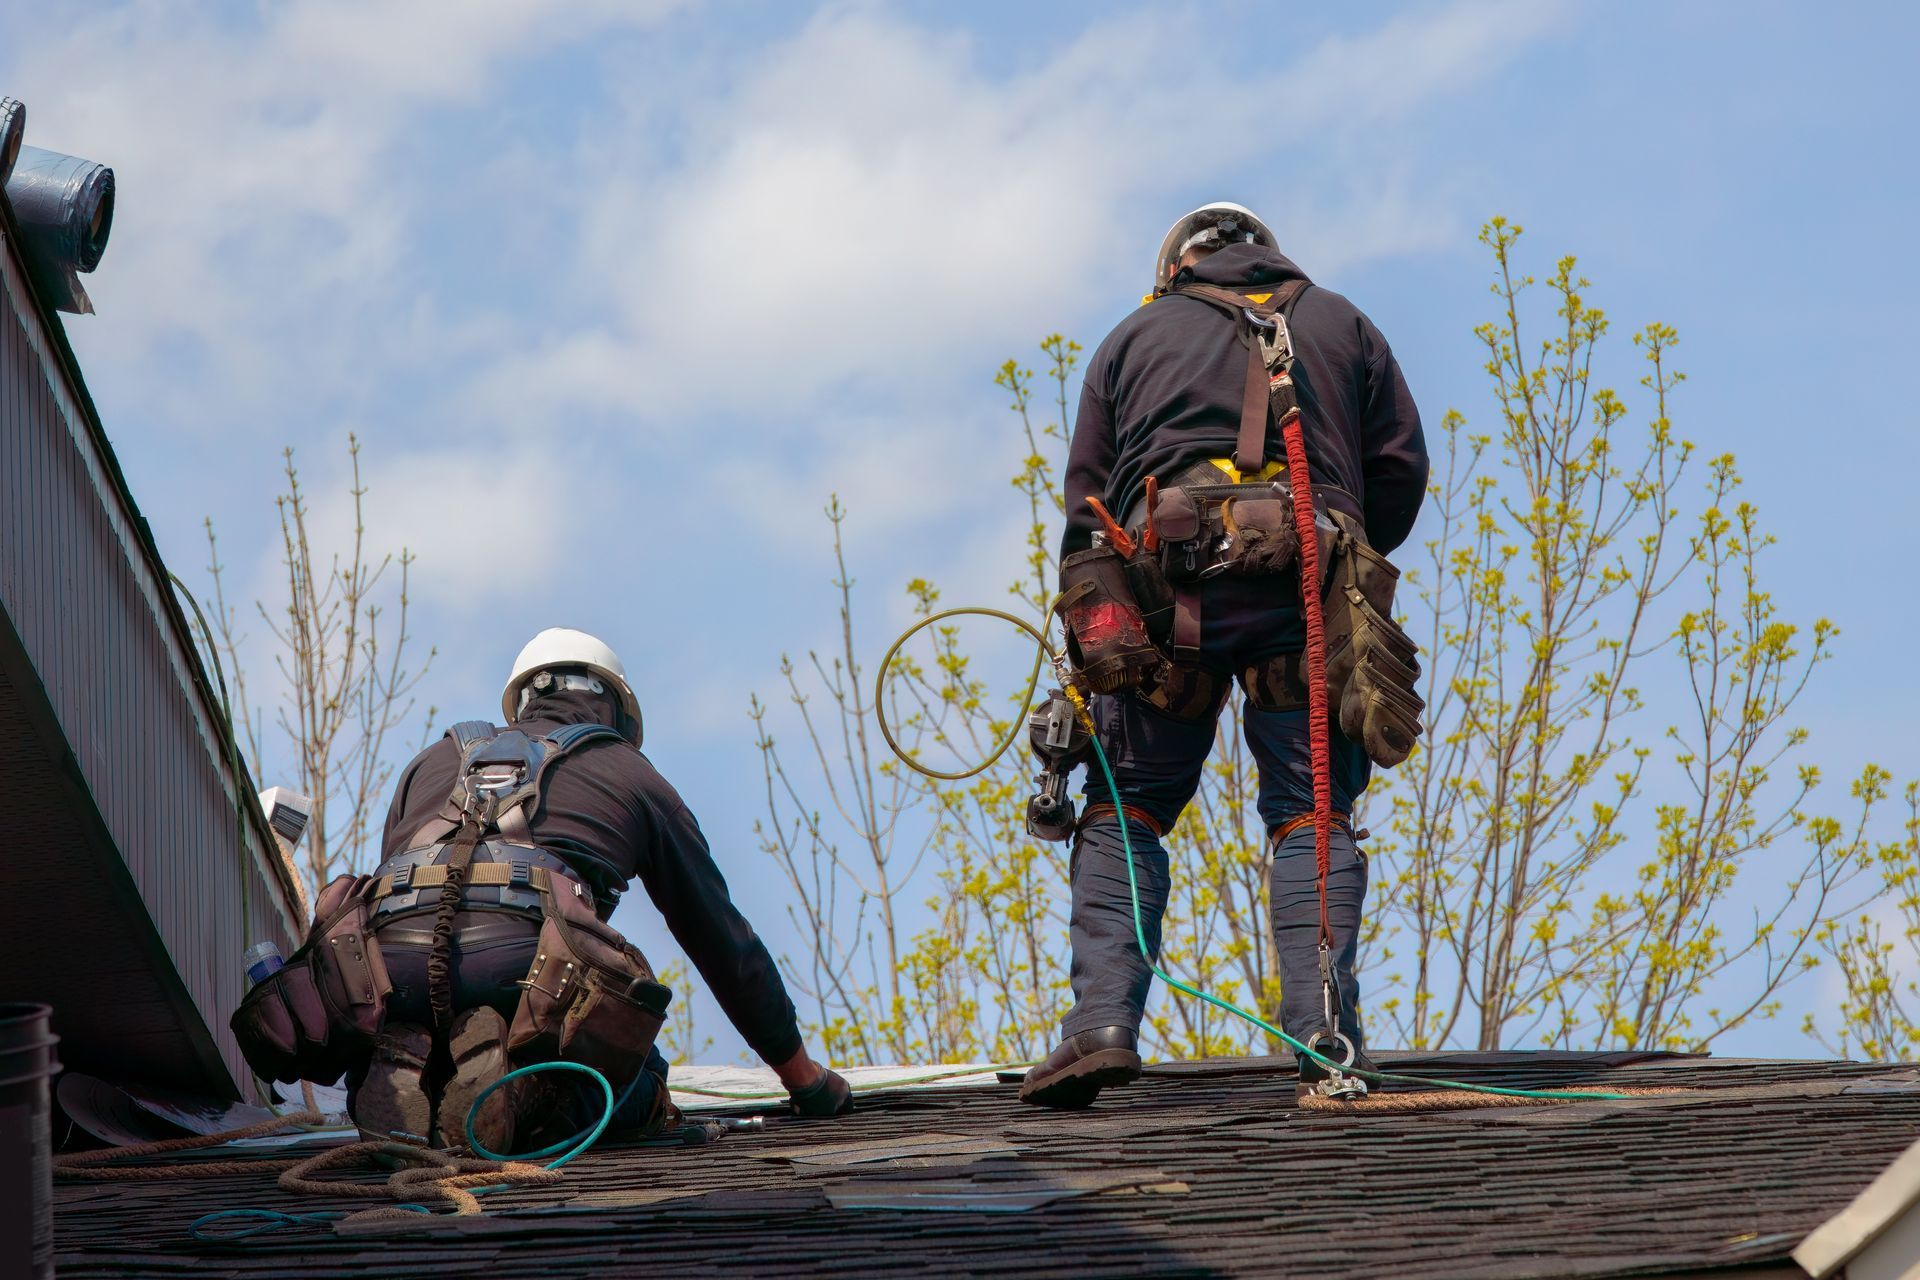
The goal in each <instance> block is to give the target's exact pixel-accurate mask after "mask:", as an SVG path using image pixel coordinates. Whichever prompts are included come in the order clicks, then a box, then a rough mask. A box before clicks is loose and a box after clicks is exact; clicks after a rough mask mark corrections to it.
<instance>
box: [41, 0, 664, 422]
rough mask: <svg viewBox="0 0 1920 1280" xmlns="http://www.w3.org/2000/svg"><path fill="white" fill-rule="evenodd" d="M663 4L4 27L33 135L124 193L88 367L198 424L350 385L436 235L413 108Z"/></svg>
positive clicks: (325, 9) (321, 2) (328, 5)
mask: <svg viewBox="0 0 1920 1280" xmlns="http://www.w3.org/2000/svg"><path fill="white" fill-rule="evenodd" d="M673 7H674V6H673V5H672V4H671V3H668V2H667V0H657V2H655V3H612V2H611V0H607V2H604V3H593V4H581V3H575V2H568V0H516V2H511V3H509V2H508V0H488V2H486V3H456V2H455V0H435V2H433V3H420V4H409V5H388V4H377V3H373V2H372V0H353V2H352V3H341V2H338V0H303V2H301V3H295V4H287V5H280V6H275V7H269V8H266V9H264V10H262V11H261V12H260V13H259V15H258V17H259V22H258V25H251V24H246V23H244V22H243V23H242V24H241V25H239V26H227V25H222V24H220V23H219V22H217V21H216V20H215V18H214V16H213V11H209V10H206V9H194V8H187V7H182V6H179V5H170V4H159V3H136V4H130V5H126V6H123V7H119V8H115V9H111V10H108V11H106V12H104V13H101V14H97V15H95V16H93V17H91V18H85V19H78V20H76V18H75V17H74V15H73V14H72V12H70V11H69V9H68V8H67V7H66V6H54V7H49V8H45V9H42V10H40V11H39V15H38V19H37V21H26V22H21V23H20V24H19V25H20V26H21V27H22V28H23V29H22V30H20V31H19V32H18V34H17V36H16V37H15V47H16V48H18V49H21V50H30V51H31V56H30V57H22V58H17V59H13V60H9V64H8V65H7V66H6V68H5V74H6V75H7V77H8V91H9V92H10V93H12V94H13V95H14V96H16V97H19V98H21V99H22V100H23V101H25V102H26V103H27V104H28V122H29V134H30V136H29V141H31V142H33V143H34V144H36V145H41V146H48V147H52V148H54V149H58V150H70V151H74V152H77V153H80V154H84V155H87V156H89V157H91V158H96V159H99V160H101V161H102V162H104V163H107V164H110V165H112V166H113V168H114V170H115V174H116V177H117V179H118V183H119V195H120V199H119V208H118V210H117V212H116V218H115V225H114V233H113V241H112V243H111V245H110V246H109V249H108V254H107V259H106V261H105V263H104V265H103V267H102V269H101V271H100V272H99V273H98V275H97V276H96V277H95V278H94V279H92V280H90V281H89V282H88V287H89V290H90V292H92V293H93V294H94V296H95V298H96V300H97V302H98V305H99V307H100V310H101V312H102V313H103V315H104V316H110V317H111V322H107V321H104V320H103V321H98V322H93V323H91V324H90V325H89V326H86V327H82V328H79V329H78V331H77V333H76V340H77V341H78V342H79V343H80V344H81V345H82V347H83V348H84V349H85V350H86V352H87V354H88V356H89V360H90V365H92V366H93V367H94V368H96V369H102V370H104V371H105V378H106V380H107V381H109V382H112V383H117V384H125V383H137V384H138V385H139V386H140V396H141V398H142V400H143V402H144V403H145V404H146V405H147V406H148V407H149V408H150V409H152V410H155V411H156V413H157V416H163V417H165V418H166V419H169V420H171V421H172V422H175V423H178V424H182V425H183V426H184V427H185V429H187V430H189V431H204V430H209V429H212V427H213V426H215V425H216V424H222V423H228V424H230V423H236V422H245V421H248V420H250V419H257V417H258V416H259V415H261V414H264V413H268V412H272V411H274V410H275V409H276V408H277V407H280V406H284V405H286V404H287V403H288V402H289V401H290V400H292V401H295V402H297V401H299V400H301V399H311V398H312V397H313V396H314V394H315V390H316V388H314V387H313V386H312V385H311V384H312V383H313V382H316V381H323V380H325V381H330V382H331V385H326V386H324V387H323V388H321V389H320V393H321V394H324V395H344V396H349V397H351V396H353V395H355V394H360V391H359V389H358V388H356V387H354V386H353V382H354V379H355V377H356V376H359V375H364V373H365V372H366V366H367V365H368V364H369V363H377V362H378V361H379V360H380V358H381V357H382V355H383V354H384V352H385V348H386V347H387V345H388V343H389V342H390V335H389V333H388V331H389V330H391V329H393V328H396V327H403V326H397V325H396V324H395V323H394V319H393V317H394V315H395V313H396V312H397V313H399V314H400V315H405V313H406V311H407V309H408V308H407V307H406V306H405V305H404V304H405V302H406V297H405V293H404V291H403V290H402V289H401V288H400V287H399V286H398V285H396V284H395V283H394V277H395V276H396V275H397V274H398V273H399V271H400V269H401V268H402V267H403V266H404V264H405V262H406V260H407V258H408V256H409V255H410V254H412V253H415V252H417V251H418V250H419V248H420V241H421V238H422V237H423V236H425V235H430V234H431V228H426V227H423V226H421V225H420V224H419V222H418V220H417V218H416V210H417V204H418V201H419V198H420V195H421V192H422V191H423V189H425V188H426V186H427V185H428V184H429V183H431V182H432V181H434V178H433V176H432V175H430V174H429V173H428V172H426V169H427V167H428V166H426V165H425V164H424V163H422V162H420V161H419V160H417V159H403V158H402V153H403V152H405V151H406V150H407V149H408V145H409V142H410V139H411V137H412V135H413V134H414V133H415V132H416V131H417V129H418V128H419V122H420V119H421V113H422V112H423V110H425V109H426V108H428V107H431V106H434V105H438V104H444V103H471V102H472V101H474V100H475V99H476V98H478V97H479V96H480V94H481V93H482V92H483V91H484V90H485V88H486V87H487V85H488V84H489V82H490V81H491V79H492V78H493V76H494V74H495V73H496V72H497V71H498V69H499V68H500V66H502V65H503V64H504V63H506V62H507V61H509V60H510V59H512V58H523V57H526V56H528V55H530V54H534V53H538V52H542V51H544V50H547V49H550V48H552V47H554V46H556V45H560V44H563V43H568V42H579V41H585V40H587V39H589V38H590V37H591V36H592V35H593V34H594V33H595V32H596V31H600V30H603V29H605V28H608V27H612V26H639V25H650V24H653V23H655V22H657V21H658V20H659V19H660V18H661V16H662V15H663V14H664V13H666V12H667V11H669V10H670V9H671V8H673ZM229 16H232V15H229ZM195 374H197V375H199V376H193V375H195ZM182 375H186V376H182ZM96 376H99V375H96Z"/></svg>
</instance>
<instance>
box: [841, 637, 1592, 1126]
mask: <svg viewBox="0 0 1920 1280" xmlns="http://www.w3.org/2000/svg"><path fill="white" fill-rule="evenodd" d="M961 617H982V618H998V619H1000V620H1001V621H1003V622H1010V623H1012V624H1013V625H1014V626H1016V627H1018V628H1019V629H1020V630H1022V631H1024V632H1026V634H1027V635H1028V636H1029V637H1031V638H1032V640H1033V642H1034V645H1035V649H1034V658H1033V673H1032V675H1031V676H1030V677H1029V678H1028V681H1027V691H1026V696H1025V698H1024V700H1023V701H1022V704H1021V707H1020V712H1019V714H1018V715H1016V716H1015V717H1014V722H1013V728H1012V729H1011V730H1010V731H1009V733H1008V735H1007V737H1006V739H1005V741H1003V742H1001V743H1000V744H999V745H998V746H997V747H996V748H995V749H994V752H993V754H992V755H990V756H988V757H987V758H986V759H985V760H984V761H982V762H981V763H980V764H978V765H976V766H974V767H973V768H971V769H965V770H957V771H952V772H947V771H942V770H938V769H932V768H929V767H928V766H926V765H923V764H921V763H920V762H919V761H918V760H917V759H915V758H914V757H913V755H912V754H910V753H909V752H907V751H906V750H905V749H903V748H902V747H901V746H900V744H899V742H898V741H896V740H895V738H894V736H893V731H892V729H891V728H890V727H889V726H888V724H887V717H886V696H885V695H886V684H887V676H888V672H889V671H890V670H891V669H892V667H893V660H894V657H895V655H897V654H898V653H899V652H900V650H901V649H902V648H903V647H904V646H905V645H906V643H907V642H908V641H909V640H911V639H912V638H913V637H914V636H916V635H918V634H919V633H920V632H921V631H923V630H925V629H926V628H928V627H930V626H932V625H934V624H935V623H937V622H942V621H945V620H947V619H949V618H961ZM1048 660H1051V661H1052V662H1054V663H1055V664H1059V663H1060V662H1061V655H1060V653H1059V651H1058V650H1056V649H1055V648H1054V647H1053V644H1052V642H1051V641H1049V640H1048V639H1047V635H1046V632H1044V631H1042V630H1041V629H1040V628H1038V627H1035V626H1034V625H1033V624H1032V623H1031V622H1028V621H1027V620H1026V619H1025V618H1021V617H1018V616H1016V615H1014V614H1011V613H1008V612H1006V611H1005V610H1002V609H990V608H987V607H985V606H979V605H963V606H961V607H959V608H954V609H944V610H942V611H940V612H939V613H935V614H931V615H929V616H927V617H925V618H922V619H920V621H918V622H916V623H914V624H913V625H912V626H911V627H908V628H907V629H906V630H905V631H903V632H901V633H900V636H899V638H898V639H896V640H895V641H894V642H893V644H892V645H891V646H890V647H889V648H888V649H887V654H886V657H885V658H883V659H882V660H881V663H880V671H879V674H878V675H876V676H875V678H874V690H873V708H874V717H875V718H876V719H877V720H878V721H879V723H880V735H881V737H883V738H885V739H886V742H887V746H888V747H890V748H892V750H893V753H894V755H895V756H897V757H899V759H900V761H901V763H902V764H905V765H906V766H907V767H908V768H910V769H912V770H914V771H915V772H916V773H920V774H923V775H925V776H926V777H929V778H938V779H941V780H943V781H957V780H960V779H965V778H971V777H974V776H975V775H977V774H980V773H984V772H985V771H986V770H987V769H989V768H991V767H992V765H993V763H994V762H995V761H996V760H998V759H999V758H1000V757H1001V756H1003V755H1005V754H1006V752H1007V749H1008V748H1009V747H1011V746H1012V745H1013V744H1014V742H1016V741H1017V740H1018V739H1019V737H1020V735H1021V733H1022V732H1024V731H1025V728H1026V717H1027V712H1028V711H1029V710H1031V709H1032V707H1033V696H1034V694H1035V692H1036V691H1037V690H1038V689H1039V685H1040V668H1041V666H1042V665H1043V663H1044V662H1046V661H1048ZM1067 684H1068V687H1067V690H1066V692H1067V696H1068V697H1069V698H1071V699H1072V700H1073V704H1074V707H1075V709H1076V710H1077V711H1078V712H1079V714H1080V718H1081V720H1082V721H1083V722H1084V723H1085V725H1086V728H1087V733H1088V740H1089V742H1090V743H1091V744H1092V747H1093V758H1094V762H1095V764H1097V765H1098V766H1099V769H1100V774H1101V776H1102V777H1103V778H1104V779H1105V780H1106V784H1107V791H1108V793H1109V794H1110V795H1112V796H1113V799H1114V817H1115V818H1116V819H1117V820H1118V822H1119V824H1120V847H1121V849H1122V850H1123V851H1124V853H1125V854H1126V862H1127V895H1128V897H1129V899H1130V900H1131V902H1132V906H1133V938H1134V942H1135V944H1136V945H1138V946H1139V948H1140V956H1141V958H1142V959H1144V960H1145V961H1146V962H1147V968H1148V969H1149V970H1150V971H1151V972H1152V973H1153V976H1154V977H1156V978H1158V979H1160V981H1162V982H1164V983H1166V984H1167V986H1169V987H1170V988H1172V989H1173V990H1175V991H1178V992H1181V993H1182V994H1184V995H1188V996H1192V997H1193V998H1194V999H1196V1000H1201V1001H1204V1002H1206V1003H1207V1004H1210V1005H1212V1006H1213V1007H1214V1008H1216V1009H1219V1010H1221V1011H1222V1012H1225V1013H1229V1014H1232V1015H1233V1016H1234V1017H1236V1018H1239V1019H1241V1020H1242V1021H1244V1022H1247V1023H1249V1024H1251V1025H1252V1026H1255V1027H1258V1028H1259V1029H1260V1030H1262V1031H1264V1032H1266V1033H1267V1034H1268V1035H1270V1036H1273V1037H1275V1038H1276V1039H1278V1040H1280V1041H1282V1042H1283V1043H1284V1044H1286V1045H1287V1047H1288V1048H1290V1049H1292V1050H1293V1051H1294V1053H1295V1055H1297V1056H1298V1057H1301V1058H1311V1059H1312V1060H1313V1061H1315V1062H1317V1063H1319V1064H1320V1065H1321V1066H1323V1067H1326V1068H1327V1069H1329V1070H1330V1071H1337V1072H1341V1073H1343V1074H1345V1075H1350V1076H1358V1077H1359V1078H1360V1079H1362V1080H1364V1081H1366V1082H1367V1083H1368V1084H1388V1083H1392V1084H1408V1085H1419V1086H1423V1087H1425V1088H1428V1089H1457V1090H1462V1091H1465V1092H1468V1093H1483V1094H1491V1095H1494V1096H1496V1097H1504V1098H1535V1099H1539V1100H1541V1101H1543V1102H1586V1101H1619V1100H1622V1099H1625V1098H1627V1097H1628V1096H1629V1095H1627V1094H1623V1093H1608V1092H1600V1091H1583V1090H1564V1089H1510V1088H1504V1087H1502V1086H1498V1085H1488V1084H1468V1083H1466V1082H1465V1081H1460V1080H1441V1079H1437V1078H1435V1077H1432V1076H1413V1075H1405V1074H1403V1073H1400V1072H1396V1071H1373V1070H1366V1069H1363V1068H1360V1067H1355V1066H1347V1065H1344V1064H1342V1063H1340V1062H1337V1061H1335V1060H1334V1059H1332V1058H1329V1057H1327V1056H1326V1055H1325V1054H1322V1053H1320V1052H1319V1051H1318V1050H1315V1049H1312V1048H1309V1047H1308V1046H1307V1045H1306V1044H1304V1043H1303V1042H1301V1041H1299V1040H1297V1039H1295V1038H1294V1037H1292V1036H1290V1035H1288V1034H1287V1033H1286V1032H1285V1031H1282V1030H1281V1029H1280V1028H1279V1027H1277V1026H1275V1025H1274V1024H1273V1023H1271V1022H1268V1021H1267V1020H1266V1019H1265V1018H1262V1017H1261V1016H1260V1015H1259V1014H1256V1013H1250V1012H1248V1011H1247V1010H1245V1009H1242V1008H1241V1007H1240V1006H1239V1005H1237V1004H1234V1003H1233V1002H1232V1001H1230V1000H1223V999H1221V998H1220V997H1219V996H1216V995H1213V994H1212V993H1210V992H1206V991H1202V990H1201V989H1200V988H1199V987H1195V986H1191V985H1189V984H1187V983H1185V982H1182V981H1180V979H1178V978H1176V977H1174V976H1173V975H1172V974H1170V973H1168V972H1167V971H1166V970H1165V969H1162V968H1161V967H1160V966H1159V964H1158V963H1157V962H1156V961H1155V958H1154V955H1153V951H1152V949H1151V948H1150V947H1148V945H1147V930H1146V923H1145V920H1144V918H1143V917H1142V915H1141V912H1140V882H1139V878H1138V874H1137V872H1136V870H1135V867H1134V854H1133V836H1132V834H1131V832H1130V831H1129V829H1128V824H1127V815H1126V809H1125V807H1124V806H1122V805H1121V804H1120V784H1119V782H1118V781H1117V780H1116V779H1115V778H1114V776H1113V768H1112V766H1111V765H1110V764H1108V763H1107V753H1106V750H1105V749H1104V748H1103V747H1102V746H1101V745H1100V735H1099V733H1098V732H1097V731H1096V730H1095V728H1094V724H1093V720H1092V717H1091V716H1089V715H1088V713H1087V707H1086V702H1085V700H1084V698H1083V697H1082V696H1081V694H1080V692H1079V690H1077V689H1075V688H1073V687H1072V684H1071V682H1067ZM1315 763H1316V764H1318V763H1319V761H1316V762H1315ZM1320 890H1321V894H1322V895H1323V897H1324V895H1325V893H1326V882H1325V881H1324V880H1322V881H1321V884H1320ZM1323 910H1324V906H1323Z"/></svg>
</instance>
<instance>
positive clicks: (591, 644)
mask: <svg viewBox="0 0 1920 1280" xmlns="http://www.w3.org/2000/svg"><path fill="white" fill-rule="evenodd" d="M561 667H579V668H583V669H585V670H586V671H589V672H591V673H593V674H594V675H596V676H598V677H600V679H601V680H603V681H605V682H606V683H607V685H608V686H610V687H611V689H612V691H613V694H614V696H615V697H617V698H618V699H619V700H620V709H621V710H622V711H625V712H626V713H627V715H629V716H631V717H632V719H633V728H634V740H635V741H636V742H638V741H639V739H640V699H639V698H637V697H635V696H634V693H633V686H632V685H630V684H628V683H627V669H626V668H625V667H623V666H621V665H620V656H619V655H618V654H616V653H615V652H614V651H613V650H611V649H609V648H607V646H606V644H605V643H604V642H602V641H601V640H600V639H599V637H597V636H590V635H588V634H587V633H586V632H584V631H573V630H570V629H568V628H566V627H548V628H547V629H546V630H545V631H542V632H541V633H540V634H539V635H537V636H535V637H534V638H533V639H531V640H529V641H527V645H526V648H524V649H522V650H520V656H519V657H517V658H515V659H514V660H513V674H512V675H509V676H508V677H507V687H506V688H505V689H504V690H502V691H501V694H500V709H501V710H502V711H503V712H505V713H506V717H507V719H508V720H509V721H512V720H513V719H514V718H515V717H517V716H518V715H519V714H520V708H521V706H522V705H524V703H525V702H526V697H525V696H524V695H525V694H526V693H527V692H528V690H527V685H528V683H529V682H530V681H531V680H532V679H533V678H534V677H535V676H536V675H538V674H540V673H541V672H542V671H553V670H556V669H558V668H561Z"/></svg>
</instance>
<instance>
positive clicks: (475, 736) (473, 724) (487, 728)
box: [447, 720, 493, 758]
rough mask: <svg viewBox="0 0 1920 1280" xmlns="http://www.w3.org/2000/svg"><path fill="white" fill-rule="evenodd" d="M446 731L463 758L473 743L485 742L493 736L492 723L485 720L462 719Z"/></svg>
mask: <svg viewBox="0 0 1920 1280" xmlns="http://www.w3.org/2000/svg"><path fill="white" fill-rule="evenodd" d="M447 732H448V733H449V734H450V735H452V737H453V740H454V743H455V744H456V745H457V746H458V747H459V748H460V755H461V756H462V757H463V758H464V757H465V756H466V754H467V752H468V750H469V749H471V748H472V747H473V745H474V744H475V743H478V742H485V741H487V740H488V739H490V738H492V737H493V725H492V723H491V722H489V721H486V720H462V721H461V722H460V723H459V724H456V725H455V726H453V728H451V729H449V730H447Z"/></svg>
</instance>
